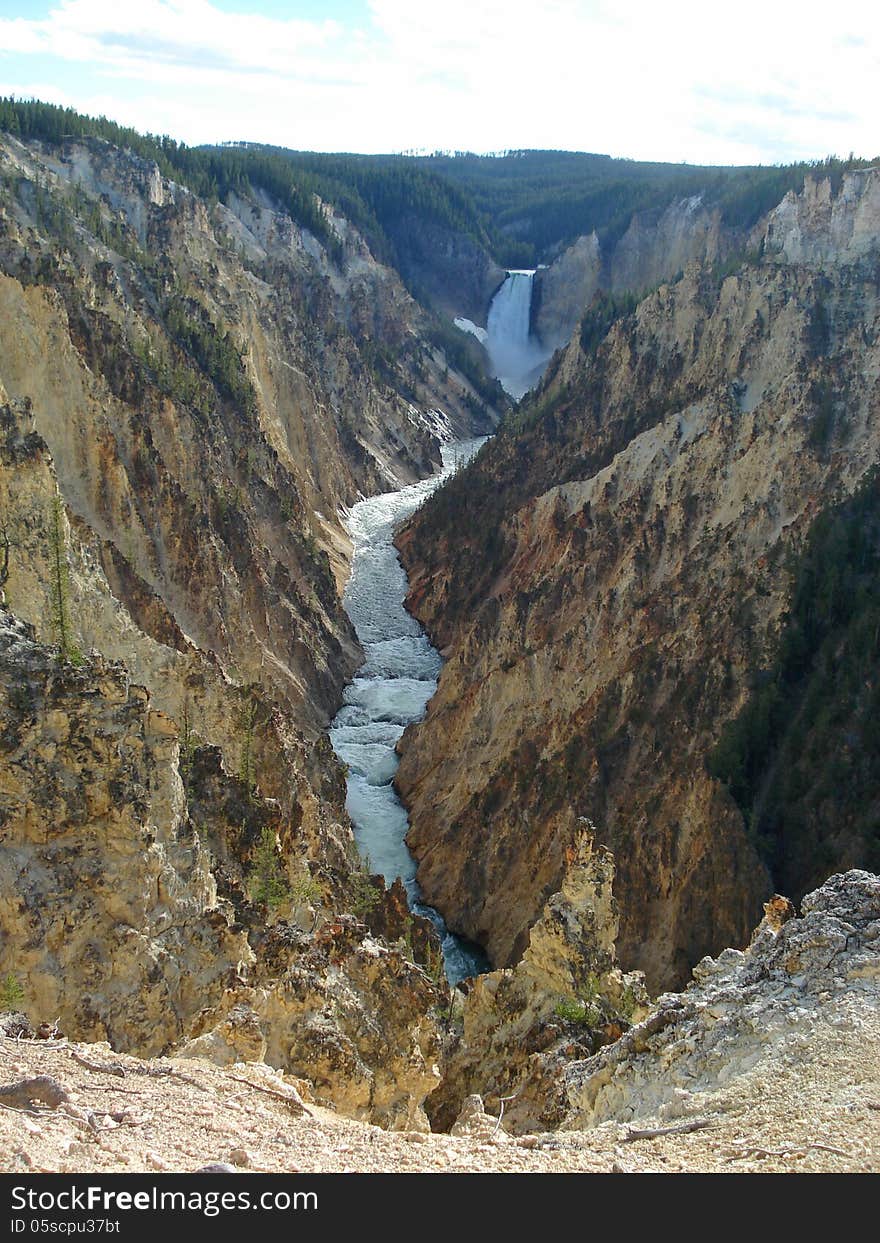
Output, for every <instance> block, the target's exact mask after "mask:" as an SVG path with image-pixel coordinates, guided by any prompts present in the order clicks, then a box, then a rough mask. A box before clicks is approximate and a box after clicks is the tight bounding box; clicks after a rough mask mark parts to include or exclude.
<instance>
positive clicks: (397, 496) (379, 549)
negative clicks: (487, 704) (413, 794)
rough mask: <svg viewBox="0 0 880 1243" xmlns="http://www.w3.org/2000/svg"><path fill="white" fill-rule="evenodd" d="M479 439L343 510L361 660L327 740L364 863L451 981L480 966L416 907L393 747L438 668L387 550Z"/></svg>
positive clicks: (476, 954)
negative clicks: (396, 884) (403, 903)
mask: <svg viewBox="0 0 880 1243" xmlns="http://www.w3.org/2000/svg"><path fill="white" fill-rule="evenodd" d="M482 444H483V439H477V440H469V441H460V442H454V443H451V444H448V445H446V446H445V447H444V449H443V469H442V470H441V471H440V472H439V473H438V474H436V475H432V476H431V477H430V478H428V479H423V480H421V481H420V482H419V483H415V484H412V485H410V486H409V487H406V488H401V489H400V490H398V491H397V492H387V493H384V494H383V495H381V496H371V497H368V498H367V499H366V500H363V501H359V502H358V503H357V504H356V505H354V506H352V508H351V509H350V510H349V511H348V513H347V515H346V518H345V525H346V527H347V529H348V532H349V534H350V536H351V539H352V542H353V545H354V553H353V557H352V566H351V577H350V579H349V581H348V585H347V587H346V589H345V594H344V596H343V605H344V607H345V610H346V612H347V613H348V615H349V617H350V618H351V620H352V623H353V625H354V628H355V631H356V632H357V636H358V639H359V640H360V642H361V644H362V646H363V649H364V652H365V654H366V660H365V662H364V664H363V665H362V666H361V667H360V669H359V670H358V671H357V676H356V677H355V678H354V679H353V680H352V681H351V682H350V683H349V684H348V686H347V687H346V688H345V692H344V703H343V706H342V707H341V708H340V710H339V712H338V713H337V715H336V717H335V719H334V721H333V723H332V725H331V728H330V741H331V743H332V745H333V749H334V751H335V752H336V754H337V755H338V757H339V759H340V760H341V761H342V762H343V764H344V765H345V767H346V785H347V798H346V808H347V810H348V813H349V815H350V816H351V820H352V824H353V826H354V832H355V840H356V841H357V844H358V848H359V850H360V853H361V856H362V858H363V859H364V860H365V862H366V864H367V866H368V868H370V869H371V870H374V871H376V872H378V873H381V875H382V876H383V877H384V878H385V880H386V882H387V883H388V884H390V883H391V882H392V881H393V880H394V879H395V878H396V877H398V876H399V877H400V878H401V879H402V881H403V883H404V885H405V887H406V892H407V896H408V898H409V902H410V906H411V908H412V910H413V911H415V912H416V914H419V915H425V916H427V917H428V918H429V919H430V920H431V921H432V923H433V924H434V925H435V927H436V928H437V931H438V933H439V935H440V939H441V945H442V949H443V959H444V963H445V967H446V973H447V975H448V977H449V980H450V982H451V983H453V984H455V983H458V981H459V980H462V979H464V978H466V977H467V976H472V975H475V974H477V973H479V972H481V971H483V970H485V969H486V967H487V962H486V959H485V956H484V955H483V953H482V952H481V951H480V950H479V948H478V947H476V946H474V945H472V944H470V943H469V942H466V941H463V940H462V939H460V938H459V937H457V936H455V935H454V934H453V933H451V932H450V931H449V929H448V928H447V927H446V924H445V922H444V920H443V918H442V916H441V915H440V914H439V913H438V912H437V911H435V910H434V909H433V908H431V907H428V906H426V905H425V904H424V903H422V901H421V894H420V890H419V886H418V882H417V881H416V862H415V860H414V859H413V857H412V855H411V854H410V852H409V850H408V849H407V846H406V833H407V829H408V827H409V820H408V817H407V813H406V809H405V808H404V806H403V804H402V803H401V801H400V799H399V798H398V797H397V793H396V791H395V789H394V784H393V783H394V775H395V773H396V772H397V765H398V758H397V753H396V751H395V746H396V744H397V740H398V739H399V738H400V736H401V734H402V733H403V731H404V729H405V728H406V726H407V725H409V724H410V723H412V722H413V721H417V720H420V719H421V717H422V716H423V715H424V713H425V709H426V707H427V704H428V701H429V699H430V698H431V696H432V695H433V694H434V692H435V691H436V689H437V678H438V676H439V673H440V668H441V665H442V663H443V662H442V660H441V657H440V654H439V652H438V651H437V650H436V649H435V648H434V647H432V646H431V644H430V642H429V641H428V638H427V636H426V635H425V634H424V632H423V630H422V627H421V626H420V625H419V623H418V622H417V621H416V619H415V618H414V617H412V616H411V615H410V614H409V613H408V612H407V611H406V609H405V608H404V604H403V602H404V599H405V597H406V592H407V579H406V574H405V573H404V570H403V567H402V566H401V564H400V560H399V558H398V555H397V550H396V549H395V547H394V544H393V543H392V540H393V537H394V532H395V530H396V528H397V527H398V526H399V525H400V523H401V522H403V521H405V520H406V519H407V518H409V517H410V516H411V515H412V514H414V513H415V511H416V510H417V509H418V508H419V506H420V505H422V504H423V502H424V501H425V500H427V498H428V497H429V496H430V495H431V493H432V492H434V491H435V490H436V489H437V488H438V487H439V486H440V485H441V484H442V483H443V481H444V480H445V479H447V478H449V476H450V475H451V474H453V473H454V472H455V471H456V470H458V468H459V467H460V466H463V465H464V464H465V463H466V462H468V461H470V459H471V458H472V457H473V456H474V454H475V453H476V452H477V450H478V449H479V447H480V445H482Z"/></svg>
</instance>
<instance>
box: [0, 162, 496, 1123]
mask: <svg viewBox="0 0 880 1243" xmlns="http://www.w3.org/2000/svg"><path fill="white" fill-rule="evenodd" d="M0 173H2V185H0V590H2V593H3V602H4V604H5V605H6V606H7V607H8V609H9V610H10V611H9V612H8V613H4V622H3V626H4V630H3V634H4V641H3V651H2V655H0V669H2V681H3V688H4V693H3V695H2V697H0V715H2V722H3V724H2V730H3V735H2V736H3V743H2V751H3V755H2V758H0V813H2V814H0V820H2V825H0V835H2V839H3V869H4V875H3V883H2V895H3V899H2V916H0V928H2V932H3V934H4V935H3V938H2V942H0V971H2V972H3V973H4V974H5V973H7V972H11V973H12V975H13V976H14V977H16V978H18V979H20V980H21V981H22V982H23V983H24V984H25V989H26V1000H27V1004H28V1008H29V1010H30V1011H31V1012H32V1013H33V1014H34V1017H39V1018H40V1019H49V1020H50V1021H51V1020H53V1019H55V1018H58V1019H59V1020H60V1022H61V1023H62V1025H63V1026H64V1028H65V1030H66V1031H67V1032H68V1033H69V1034H70V1035H71V1036H73V1037H80V1038H84V1039H109V1040H110V1041H111V1042H112V1043H113V1045H114V1046H115V1047H116V1048H119V1049H124V1050H128V1051H133V1052H138V1053H142V1054H155V1053H157V1052H160V1051H168V1050H172V1049H174V1050H181V1049H183V1048H184V1047H186V1048H187V1049H191V1048H197V1049H198V1050H202V1051H204V1050H205V1049H209V1050H210V1052H211V1054H212V1056H216V1057H217V1058H219V1059H221V1060H223V1059H224V1058H225V1059H227V1060H229V1059H231V1060H235V1058H237V1057H248V1058H251V1057H262V1056H265V1057H267V1058H269V1059H271V1060H272V1061H273V1063H274V1064H276V1065H277V1066H279V1067H281V1068H285V1069H287V1070H289V1071H290V1072H291V1073H293V1074H296V1075H301V1076H305V1077H309V1078H311V1079H312V1081H313V1082H314V1084H315V1092H316V1093H317V1094H318V1095H320V1096H323V1097H325V1098H326V1099H328V1100H329V1099H332V1100H333V1101H334V1102H336V1104H337V1105H338V1106H339V1107H340V1108H342V1109H345V1110H348V1111H349V1112H351V1113H353V1114H356V1115H357V1116H361V1117H365V1118H366V1117H370V1118H373V1119H374V1120H375V1121H377V1122H381V1123H383V1125H397V1126H413V1125H416V1126H418V1125H424V1115H423V1113H422V1110H421V1103H422V1101H423V1100H424V1097H425V1095H426V1093H427V1092H428V1091H429V1090H430V1089H431V1088H432V1087H433V1086H435V1084H436V1081H437V1070H436V1066H435V1061H436V1056H437V1051H438V1047H439V1046H438V1030H439V1029H438V1024H437V1018H436V1014H435V1010H436V1006H437V1004H438V1002H439V1000H440V999H441V994H440V993H438V992H437V990H436V987H435V984H434V982H433V980H432V977H431V974H430V973H427V974H426V971H425V969H424V961H425V958H426V954H429V953H430V952H433V946H426V945H425V944H423V943H422V942H424V941H425V937H424V933H423V932H422V933H421V934H418V932H417V930H416V929H414V928H412V927H411V926H410V921H409V919H408V917H407V916H405V915H402V914H401V912H400V911H399V909H398V908H397V905H396V904H395V901H394V899H393V898H392V899H386V898H384V897H383V896H382V893H381V892H380V888H379V887H377V886H376V885H375V884H374V883H373V882H372V881H371V880H370V879H369V877H365V876H364V875H363V874H362V873H361V871H360V867H359V864H358V863H357V857H356V851H355V849H354V843H353V839H352V835H351V830H350V826H349V824H348V820H347V817H346V814H345V811H344V807H343V799H344V783H343V778H342V772H341V770H340V768H339V766H338V765H337V763H336V761H335V759H334V757H333V755H332V752H331V750H330V746H329V743H328V741H327V739H326V737H325V736H324V734H323V729H324V727H325V725H326V722H327V720H328V719H329V717H330V716H332V714H333V712H334V711H335V709H336V707H337V706H338V701H339V697H340V691H341V687H342V686H343V684H344V683H345V681H346V680H347V679H348V678H349V677H350V675H351V673H352V671H353V670H354V669H355V668H356V667H357V664H358V662H359V660H360V653H359V649H358V646H357V642H356V640H355V637H354V634H353V632H352V629H351V626H350V624H349V622H348V618H347V616H346V615H345V613H344V611H343V609H342V606H341V603H340V599H339V594H338V591H337V581H338V580H341V579H342V578H343V577H344V575H345V572H346V571H345V558H346V555H347V546H346V537H345V534H344V529H343V527H342V524H341V521H340V517H339V510H340V507H341V506H343V505H345V504H347V503H351V502H352V501H354V500H355V499H357V497H358V496H359V495H360V494H361V493H363V492H369V491H375V490H377V489H382V488H388V487H394V486H397V485H398V484H399V483H400V482H406V481H408V480H410V479H413V478H416V477H422V476H424V475H425V474H427V473H430V471H431V469H432V468H433V466H434V464H435V463H436V462H438V461H439V445H440V442H441V440H442V439H444V438H448V437H449V436H450V435H453V434H455V433H456V432H458V433H460V434H469V433H471V432H472V431H474V430H477V429H479V428H481V427H486V426H488V425H489V424H491V422H492V421H493V417H494V416H493V414H492V412H491V411H490V410H487V409H485V408H484V407H483V405H482V402H481V400H480V399H479V397H478V395H477V394H476V393H475V391H474V390H473V388H472V387H471V386H470V384H469V382H468V381H467V380H466V379H465V378H464V377H463V376H461V375H460V374H459V373H458V372H457V371H456V370H455V367H454V366H451V365H450V364H449V361H448V360H447V359H446V358H445V356H444V355H443V353H442V350H441V348H440V347H438V346H437V345H435V344H432V339H433V335H434V334H433V330H432V323H433V321H432V319H431V316H430V313H429V312H427V311H425V310H424V309H423V308H422V307H420V306H419V305H418V304H417V303H415V302H414V301H413V299H412V297H411V296H410V295H409V294H408V293H407V292H406V290H405V288H404V286H403V284H402V282H401V280H400V278H399V276H398V274H397V273H396V272H394V271H393V270H392V269H390V268H388V267H385V266H383V265H382V264H379V263H377V262H376V261H375V260H374V259H373V257H372V255H371V254H370V252H369V250H368V248H367V247H366V245H365V244H364V242H363V240H362V239H361V238H360V237H359V236H358V234H357V233H356V231H355V230H353V229H352V228H351V226H350V225H349V224H348V223H347V222H346V221H345V220H344V219H342V218H341V217H337V216H334V215H333V214H332V213H331V212H330V211H329V209H325V210H326V214H327V216H328V219H329V222H330V228H331V230H332V232H333V235H334V236H335V238H336V242H337V246H336V249H335V250H334V252H333V254H330V253H328V251H327V250H326V249H325V247H324V246H322V245H321V244H320V243H319V242H318V240H317V239H316V238H315V237H313V236H312V235H310V234H309V233H308V231H307V230H305V229H304V228H302V227H300V226H298V225H296V224H295V223H294V222H293V221H292V220H291V218H290V217H289V216H287V215H286V214H285V213H284V212H283V211H282V210H281V209H280V208H279V207H278V206H277V204H274V203H273V202H272V201H270V200H269V199H268V198H267V196H265V195H264V194H263V193H262V192H258V191H253V192H252V193H250V194H248V195H247V196H245V195H244V192H243V191H242V194H241V196H239V197H236V196H235V195H234V194H233V195H230V196H228V199H227V202H226V203H225V204H220V203H216V202H211V201H208V200H203V199H200V198H198V197H197V196H196V195H195V194H193V193H191V192H189V191H188V190H186V189H185V188H183V187H182V186H180V185H178V184H176V183H174V182H172V181H169V180H167V179H166V178H163V177H162V176H161V175H160V173H159V170H158V169H157V167H156V166H155V165H151V164H150V163H149V162H148V161H146V160H144V159H141V158H140V157H137V156H135V155H133V154H132V153H131V152H127V151H122V150H119V149H117V148H114V147H112V146H110V145H109V144H107V143H105V142H102V141H99V140H97V139H86V140H82V141H78V142H66V143H63V144H62V145H60V146H43V145H41V144H39V143H36V142H32V143H27V144H25V143H21V142H19V141H18V140H16V139H13V138H4V139H3V140H2V143H0ZM487 421H488V422H487ZM371 926H375V927H376V929H377V932H376V935H375V936H374V935H373V934H372V933H371V931H370V927H371ZM383 933H384V938H383V936H382V934H383ZM389 938H391V939H392V941H395V942H396V944H393V943H392V941H389ZM412 945H415V947H416V954H417V955H420V956H421V959H422V962H423V965H422V966H420V965H418V964H417V963H416V962H415V961H414V960H413V950H412V948H411V946H412ZM398 1036H399V1037H400V1039H398Z"/></svg>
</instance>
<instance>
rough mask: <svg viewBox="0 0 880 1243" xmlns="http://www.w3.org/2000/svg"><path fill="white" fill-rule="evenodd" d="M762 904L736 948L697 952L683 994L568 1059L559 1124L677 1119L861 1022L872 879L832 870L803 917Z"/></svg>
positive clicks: (867, 990)
mask: <svg viewBox="0 0 880 1243" xmlns="http://www.w3.org/2000/svg"><path fill="white" fill-rule="evenodd" d="M765 911H766V913H765V917H764V919H763V920H762V922H761V924H760V925H759V927H758V928H757V929H756V931H755V933H754V936H753V938H752V941H751V943H750V945H749V946H748V947H747V948H746V949H745V950H744V951H742V950H734V949H727V950H725V951H724V953H723V954H721V955H720V957H718V958H717V959H714V960H713V959H711V958H706V959H704V960H703V961H702V962H701V963H699V964H698V966H697V967H696V969H695V971H694V980H693V983H691V984H690V985H689V986H688V988H687V989H685V991H684V992H683V993H681V994H667V995H665V996H663V997H661V998H659V999H658V1001H657V1003H656V1005H655V1006H654V1007H653V1008H652V1010H651V1011H650V1013H649V1014H648V1015H647V1016H646V1017H645V1019H644V1020H643V1021H642V1022H641V1023H639V1024H637V1025H636V1026H635V1027H633V1028H632V1030H631V1031H629V1032H628V1033H627V1034H626V1036H624V1037H623V1038H622V1039H621V1040H619V1041H618V1042H617V1043H616V1044H614V1045H610V1046H609V1047H608V1048H606V1049H603V1050H601V1051H600V1052H599V1053H598V1054H597V1055H596V1056H595V1057H593V1058H590V1059H588V1060H586V1061H584V1062H580V1063H573V1064H572V1065H571V1066H569V1067H568V1068H567V1070H566V1072H565V1090H564V1093H565V1098H566V1108H567V1115H566V1121H565V1123H564V1125H565V1127H569V1128H571V1129H578V1130H579V1129H581V1128H583V1127H589V1126H596V1125H597V1124H599V1123H601V1122H603V1121H605V1120H606V1119H607V1118H611V1117H613V1118H616V1119H619V1120H621V1121H623V1120H626V1119H633V1120H636V1119H638V1118H640V1117H645V1116H649V1117H659V1118H661V1119H663V1120H664V1121H665V1122H667V1123H673V1129H674V1120H675V1119H686V1118H696V1117H699V1116H702V1117H705V1116H706V1114H707V1113H708V1114H711V1113H712V1112H714V1111H715V1110H716V1109H718V1108H719V1107H720V1109H721V1110H725V1109H729V1108H730V1102H729V1100H728V1101H724V1102H723V1103H722V1101H723V1096H724V1094H725V1089H728V1092H729V1088H730V1086H731V1085H743V1086H744V1085H745V1084H747V1083H748V1080H749V1079H750V1078H757V1077H759V1076H760V1075H761V1072H762V1071H763V1072H764V1077H765V1078H767V1077H770V1076H769V1075H768V1073H767V1072H768V1070H769V1071H770V1074H771V1075H772V1073H773V1070H775V1072H776V1073H777V1074H778V1075H779V1076H780V1077H781V1076H784V1075H786V1074H789V1075H790V1074H791V1073H792V1068H793V1069H794V1071H795V1073H797V1069H798V1068H799V1067H801V1066H802V1065H803V1059H804V1058H811V1057H814V1056H815V1054H816V1051H817V1048H818V1047H821V1046H825V1047H826V1048H827V1046H828V1045H829V1044H830V1043H833V1042H834V1041H835V1039H836V1040H837V1041H839V1042H841V1043H842V1042H843V1041H845V1040H846V1039H847V1037H855V1039H858V1033H859V1032H860V1031H862V1032H865V1031H866V1030H867V1029H868V1027H869V1016H870V1015H871V1014H872V1012H874V1013H876V1008H877V1001H878V980H880V953H878V944H877V940H878V936H880V881H878V878H877V877H876V876H874V875H872V874H871V873H868V872H861V871H851V872H846V873H843V874H840V875H836V876H833V877H831V878H830V879H829V880H828V881H827V883H826V884H824V885H823V886H822V887H821V888H820V889H818V890H816V891H815V892H814V893H811V894H809V895H808V896H807V897H806V898H805V899H804V902H803V907H802V911H801V914H800V916H799V917H798V916H797V913H796V911H795V909H794V907H793V906H792V905H791V903H790V902H788V901H787V900H786V899H784V898H780V897H778V896H777V897H775V898H774V899H773V900H772V901H771V902H770V903H768V904H767V906H766V908H765ZM741 1090H742V1089H741ZM719 1098H720V1099H719ZM812 1138H813V1139H814V1140H815V1139H818V1138H820V1137H819V1136H813V1137H812ZM826 1142H827V1141H826ZM768 1155H770V1154H768Z"/></svg>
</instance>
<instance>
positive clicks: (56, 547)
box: [49, 492, 82, 665]
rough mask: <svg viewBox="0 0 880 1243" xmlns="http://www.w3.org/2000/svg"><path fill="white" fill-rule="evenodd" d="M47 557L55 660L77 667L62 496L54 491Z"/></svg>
mask: <svg viewBox="0 0 880 1243" xmlns="http://www.w3.org/2000/svg"><path fill="white" fill-rule="evenodd" d="M49 557H50V572H51V575H52V623H53V625H54V627H55V636H56V638H57V640H58V649H59V650H58V658H59V660H62V661H65V662H67V663H68V664H71V665H78V664H81V663H82V654H81V653H80V651H79V648H78V647H77V646H76V644H75V643H74V641H73V635H72V632H71V626H70V570H69V568H68V564H67V544H66V541H65V538H64V515H63V512H62V508H61V497H60V496H59V494H58V493H57V492H56V493H55V495H54V497H53V498H52V514H51V520H50V524H49Z"/></svg>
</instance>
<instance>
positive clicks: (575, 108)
mask: <svg viewBox="0 0 880 1243" xmlns="http://www.w3.org/2000/svg"><path fill="white" fill-rule="evenodd" d="M328 10H332V5H328ZM0 48H2V49H4V50H5V51H6V52H7V53H8V54H7V56H6V57H4V58H2V59H0V70H2V72H3V73H4V75H5V76H6V77H7V80H12V81H14V75H13V74H11V73H10V69H11V65H12V64H13V63H17V64H18V65H19V66H21V75H22V77H23V78H24V80H28V79H29V78H30V76H31V75H29V74H28V72H27V63H28V56H29V55H30V54H33V53H35V52H41V53H43V54H47V55H51V56H55V57H57V58H59V60H62V61H64V62H65V65H66V72H65V76H64V80H65V82H69V81H70V77H71V74H72V73H74V72H78V71H79V67H80V66H81V67H82V70H83V71H84V77H85V73H88V74H89V75H90V81H89V85H88V86H87V87H84V89H83V92H82V95H77V97H76V99H75V100H74V102H75V103H76V105H77V106H78V107H81V108H83V109H88V108H89V107H90V105H89V103H88V100H89V99H90V98H94V97H96V96H98V95H99V96H100V98H102V99H103V100H104V101H105V104H104V108H103V110H104V111H106V112H108V114H109V115H113V116H117V117H119V119H120V120H124V121H125V122H127V123H130V124H137V125H139V126H140V127H142V128H150V129H153V130H157V129H162V130H167V131H168V132H171V133H173V134H175V135H178V136H180V137H182V138H184V139H186V140H187V141H190V142H201V141H213V140H217V139H221V138H235V137H248V138H253V139H263V140H265V141H269V142H279V143H287V144H290V145H294V146H301V147H303V146H307V147H312V148H318V149H321V148H323V149H325V150H340V149H348V150H363V151H380V150H400V149H404V148H409V147H420V148H434V147H444V148H445V147H468V148H471V149H474V150H497V149H501V148H505V147H510V146H517V147H536V146H543V147H565V148H574V149H581V150H592V151H607V152H610V153H612V154H615V155H628V156H632V157H636V158H652V159H671V160H680V159H686V160H689V161H690V162H692V163H700V162H745V161H756V160H762V161H764V162H769V161H772V160H774V159H786V158H795V157H801V156H822V155H825V154H826V153H828V152H832V151H834V152H838V153H843V154H846V153H847V152H848V151H849V150H850V149H854V150H856V151H858V152H860V153H863V154H868V155H873V154H875V149H876V148H877V147H878V146H880V141H878V138H877V135H876V128H875V111H876V106H875V100H876V82H877V80H878V78H877V75H878V69H880V17H878V16H875V15H874V11H873V9H872V10H870V11H868V10H867V9H866V8H865V6H864V5H862V4H860V3H856V2H855V0H836V3H835V5H834V7H833V8H832V9H829V8H828V6H827V5H823V6H822V7H821V8H820V7H819V5H817V4H812V3H810V2H809V0H805V2H804V3H801V4H799V5H797V6H795V5H794V4H787V3H777V4H772V3H767V0H762V2H759V0H740V3H739V4H737V5H736V6H729V7H725V8H721V7H720V6H715V5H712V6H707V5H706V4H705V3H697V0H667V3H665V4H660V3H656V2H651V3H648V2H646V0H630V3H619V2H617V0H615V2H613V3H612V2H611V0H608V2H607V3H602V2H597V3H587V2H586V0H541V2H540V3H531V4H528V5H527V4H525V3H517V2H516V0H444V2H443V3H427V2H425V0H419V2H414V0H370V4H369V17H368V18H365V19H364V21H363V22H362V23H361V25H360V27H353V26H351V25H349V26H343V25H342V24H341V23H339V22H335V21H333V20H315V21H307V20H297V19H290V20H280V19H277V18H270V17H260V16H253V15H248V14H244V13H227V12H224V11H221V10H219V9H217V8H215V7H214V6H213V5H212V4H211V3H210V0H140V3H139V4H138V5H129V4H124V3H120V2H119V0H62V2H61V3H59V4H58V5H57V6H56V7H54V8H53V9H52V10H51V12H50V13H49V15H48V17H47V18H46V19H44V20H42V21H25V20H23V19H20V18H19V19H12V20H8V19H7V20H0ZM13 54H17V61H16V60H15V59H14V57H13ZM42 72H44V71H43V70H41V73H42ZM13 89H16V88H15V87H13ZM20 93H23V92H20ZM73 93H74V92H73V89H72V88H71V94H73Z"/></svg>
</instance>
